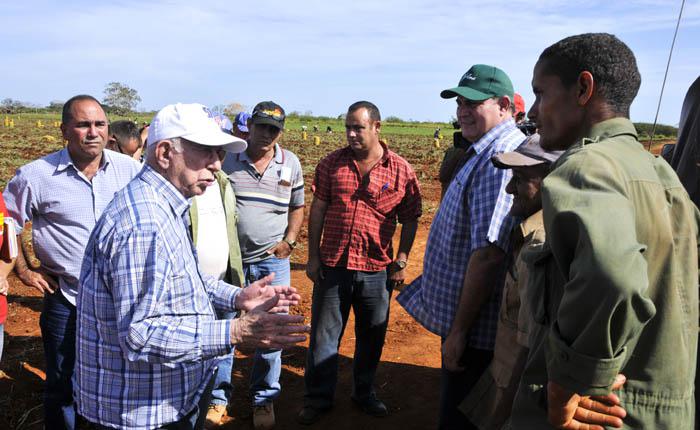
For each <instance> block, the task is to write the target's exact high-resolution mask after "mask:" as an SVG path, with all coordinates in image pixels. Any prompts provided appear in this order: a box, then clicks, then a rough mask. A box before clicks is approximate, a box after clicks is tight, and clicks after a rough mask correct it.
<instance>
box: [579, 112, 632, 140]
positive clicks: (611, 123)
mask: <svg viewBox="0 0 700 430" xmlns="http://www.w3.org/2000/svg"><path fill="white" fill-rule="evenodd" d="M623 134H628V135H630V136H634V138H637V130H636V129H635V128H634V124H632V121H630V120H629V119H627V118H622V117H618V118H611V119H608V120H605V121H602V122H599V123H597V124H594V125H593V127H591V129H590V131H589V132H588V136H586V138H588V139H593V140H605V139H609V138H611V137H615V136H620V135H623Z"/></svg>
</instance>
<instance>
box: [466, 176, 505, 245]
mask: <svg viewBox="0 0 700 430" xmlns="http://www.w3.org/2000/svg"><path fill="white" fill-rule="evenodd" d="M511 175H512V173H511V171H510V170H509V169H496V168H495V167H493V166H492V165H491V164H490V162H489V163H488V164H485V165H484V166H483V167H482V168H481V169H480V170H479V172H478V174H476V175H474V184H473V185H471V186H470V188H469V219H470V221H471V222H470V225H469V227H470V233H471V238H472V240H471V251H475V250H477V249H479V248H485V247H487V246H489V245H491V244H494V245H496V246H498V247H499V248H501V249H502V250H503V251H507V250H508V246H509V240H510V233H511V232H512V231H513V228H514V227H515V225H516V221H515V219H514V218H513V217H511V216H509V215H508V213H509V212H510V206H511V204H512V200H513V199H512V197H511V196H510V194H508V193H506V191H505V188H506V185H507V184H508V181H510V178H511Z"/></svg>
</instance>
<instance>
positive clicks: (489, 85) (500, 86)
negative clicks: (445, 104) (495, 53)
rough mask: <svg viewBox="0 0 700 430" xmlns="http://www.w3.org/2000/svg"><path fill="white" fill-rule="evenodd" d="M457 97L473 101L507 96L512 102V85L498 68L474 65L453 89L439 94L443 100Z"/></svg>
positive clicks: (504, 73)
mask: <svg viewBox="0 0 700 430" xmlns="http://www.w3.org/2000/svg"><path fill="white" fill-rule="evenodd" d="M457 96H462V97H464V98H465V99H467V100H473V101H481V100H486V99H490V98H491V97H502V96H508V97H510V99H511V100H513V83H512V82H511V81H510V78H509V77H508V75H506V72H504V71H503V70H501V69H499V68H498V67H494V66H487V65H486V64H475V65H473V66H471V67H470V68H469V70H467V73H465V74H464V75H463V76H462V78H461V79H460V80H459V84H457V86H456V87H455V88H450V89H447V90H444V91H442V92H441V93H440V97H442V98H443V99H451V98H452V97H457Z"/></svg>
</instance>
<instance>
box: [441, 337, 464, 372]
mask: <svg viewBox="0 0 700 430" xmlns="http://www.w3.org/2000/svg"><path fill="white" fill-rule="evenodd" d="M466 347H467V339H466V336H464V335H460V334H459V333H457V332H455V331H451V332H450V334H448V335H447V338H446V339H445V342H443V344H442V362H443V364H444V366H445V369H447V370H449V371H450V372H461V371H462V370H464V365H462V364H460V362H459V359H460V358H462V355H463V354H464V349H465V348H466Z"/></svg>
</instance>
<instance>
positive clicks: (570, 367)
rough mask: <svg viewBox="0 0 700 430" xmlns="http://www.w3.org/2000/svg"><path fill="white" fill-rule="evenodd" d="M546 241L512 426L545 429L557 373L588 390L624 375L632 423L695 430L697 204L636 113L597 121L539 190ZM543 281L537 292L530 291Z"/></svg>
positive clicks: (534, 271) (539, 254)
mask: <svg viewBox="0 0 700 430" xmlns="http://www.w3.org/2000/svg"><path fill="white" fill-rule="evenodd" d="M542 200H543V210H544V224H545V231H546V235H547V242H546V243H545V244H543V245H542V246H541V247H540V248H539V249H537V248H535V249H533V248H530V249H527V250H523V254H522V258H523V259H525V260H526V261H527V262H528V263H529V264H530V265H531V269H530V281H529V283H530V285H531V286H533V285H539V287H540V288H539V289H536V288H533V289H531V290H530V292H531V293H530V295H529V296H528V297H526V298H525V300H526V301H527V303H528V305H529V306H530V308H531V310H532V312H533V317H534V319H535V322H536V324H535V326H534V327H533V332H534V333H533V336H532V337H531V338H530V340H531V341H532V344H531V350H530V353H529V356H528V362H527V364H526V368H525V372H524V374H523V379H522V380H521V383H520V387H519V389H518V393H517V395H516V400H515V403H514V406H513V416H512V427H513V428H517V429H531V428H547V424H546V398H545V394H546V393H545V392H546V384H547V381H548V380H552V381H555V382H557V383H558V384H560V385H562V386H564V387H565V388H568V389H570V390H572V391H574V392H577V393H579V394H583V395H602V394H606V393H608V392H609V391H610V389H611V386H612V383H613V381H614V378H615V375H616V374H618V373H622V374H624V375H625V376H627V382H626V383H625V385H624V387H623V388H622V390H620V391H619V392H618V394H619V397H620V399H621V402H622V406H623V407H624V408H625V409H626V410H627V417H626V418H625V419H624V420H623V421H624V424H625V428H630V429H691V428H692V427H693V417H694V404H695V403H694V396H693V380H694V377H695V362H696V354H697V340H698V225H699V223H700V216H699V213H698V210H697V209H696V208H695V206H694V205H693V203H692V202H691V201H690V199H689V197H688V194H687V193H686V191H685V190H684V189H683V186H682V185H681V183H680V181H679V180H678V177H677V176H676V174H675V173H674V172H673V170H672V169H671V167H670V166H669V165H668V164H667V163H666V162H665V161H664V160H663V159H661V158H660V157H655V156H653V155H651V154H650V153H648V152H646V151H645V150H644V148H643V147H642V145H641V144H640V143H639V142H638V141H637V135H636V131H635V129H634V126H633V125H632V123H631V122H630V121H629V120H627V119H624V118H615V119H611V120H607V121H604V122H601V123H599V124H596V125H595V126H594V127H593V128H592V129H591V131H590V134H589V136H588V137H587V138H584V139H582V140H581V141H580V142H578V143H576V144H574V145H573V146H572V147H571V148H570V149H569V150H567V152H566V153H565V154H564V155H563V156H562V157H561V158H560V159H559V160H558V161H557V162H556V164H555V165H554V170H553V171H552V173H550V174H549V176H548V177H547V178H546V179H545V180H544V186H543V189H542ZM533 291H534V292H533Z"/></svg>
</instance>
